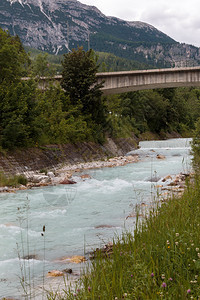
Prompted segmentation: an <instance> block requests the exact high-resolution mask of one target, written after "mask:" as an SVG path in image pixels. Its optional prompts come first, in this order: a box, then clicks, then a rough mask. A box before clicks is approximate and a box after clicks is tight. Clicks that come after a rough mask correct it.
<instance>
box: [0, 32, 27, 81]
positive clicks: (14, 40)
mask: <svg viewBox="0 0 200 300" xmlns="http://www.w3.org/2000/svg"><path fill="white" fill-rule="evenodd" d="M29 63H30V60H29V57H28V55H27V54H26V52H25V50H24V49H23V46H22V44H21V41H20V39H19V37H18V36H15V37H13V36H11V35H10V34H9V33H8V32H7V31H4V30H2V29H1V28H0V84H1V83H2V82H3V81H4V80H6V81H7V82H13V81H16V80H18V79H19V77H21V76H23V75H25V73H24V72H25V68H26V67H27V66H28V65H29Z"/></svg>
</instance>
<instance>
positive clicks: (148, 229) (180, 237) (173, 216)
mask: <svg viewBox="0 0 200 300" xmlns="http://www.w3.org/2000/svg"><path fill="white" fill-rule="evenodd" d="M199 272H200V180H199V179H196V180H195V183H194V184H193V185H189V184H188V186H187V188H186V190H185V193H184V195H183V196H182V197H181V198H171V199H169V200H168V201H166V202H165V203H163V204H162V206H159V205H158V206H157V207H156V208H155V209H154V210H152V211H151V212H150V214H149V215H148V217H146V218H145V219H144V220H143V221H141V220H139V219H137V222H136V227H135V230H134V235H133V234H132V233H130V232H125V233H124V234H123V235H122V237H121V238H117V239H116V240H115V242H114V245H113V254H112V256H111V257H108V258H106V259H105V258H103V256H102V255H101V254H99V255H98V257H97V258H96V259H95V260H94V261H92V265H91V266H90V267H89V266H88V270H85V271H84V274H83V276H82V277H81V278H80V281H79V282H78V283H77V286H76V287H74V286H72V287H71V288H69V289H66V290H65V291H64V295H63V296H59V295H58V293H57V295H56V296H55V295H51V296H49V297H48V299H68V300H71V299H80V300H84V299H94V300H97V299H105V300H109V299H112V300H113V299H116V300H117V299H127V300H128V299H138V300H139V299H141V300H143V299H173V300H174V299H181V300H184V299H200V274H199Z"/></svg>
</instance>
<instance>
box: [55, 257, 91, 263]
mask: <svg viewBox="0 0 200 300" xmlns="http://www.w3.org/2000/svg"><path fill="white" fill-rule="evenodd" d="M60 261H62V262H64V261H66V262H70V263H75V264H80V263H82V262H85V261H86V258H85V256H81V255H74V256H71V257H63V258H61V259H60Z"/></svg>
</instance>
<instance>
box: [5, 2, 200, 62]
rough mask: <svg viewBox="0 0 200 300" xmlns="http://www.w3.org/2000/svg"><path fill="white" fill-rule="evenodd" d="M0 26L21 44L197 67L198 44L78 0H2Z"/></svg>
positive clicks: (52, 50) (56, 52)
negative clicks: (178, 39)
mask: <svg viewBox="0 0 200 300" xmlns="http://www.w3.org/2000/svg"><path fill="white" fill-rule="evenodd" d="M0 27H2V28H3V29H7V30H9V32H10V33H11V34H12V35H13V34H14V35H15V34H17V35H19V37H20V38H21V40H22V42H23V43H24V45H27V46H30V47H32V48H36V49H41V50H46V51H48V52H50V53H54V54H58V53H64V52H67V51H70V50H71V49H72V48H75V47H77V46H78V45H83V46H84V47H85V49H88V47H92V48H93V49H94V50H96V51H103V52H110V53H114V54H115V55H117V56H119V57H124V58H128V59H133V60H137V61H139V62H144V63H148V64H151V65H154V66H157V67H170V66H179V65H182V66H185V65H189V66H191V65H197V64H199V62H200V53H199V48H197V47H194V46H191V45H185V44H180V43H177V42H176V41H174V40H173V39H172V38H170V37H169V36H167V35H166V34H164V33H162V32H161V31H159V30H157V29H156V28H154V27H153V26H151V25H149V24H146V23H143V22H127V21H123V20H120V19H117V18H114V17H107V16H105V15H104V14H102V13H101V12H100V11H99V10H98V9H97V8H96V7H94V6H88V5H84V4H82V3H80V2H79V1H77V0H1V1H0Z"/></svg>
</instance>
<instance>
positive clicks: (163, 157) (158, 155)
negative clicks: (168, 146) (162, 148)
mask: <svg viewBox="0 0 200 300" xmlns="http://www.w3.org/2000/svg"><path fill="white" fill-rule="evenodd" d="M156 158H157V159H165V158H166V157H165V156H164V155H161V154H157V155H156Z"/></svg>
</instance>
